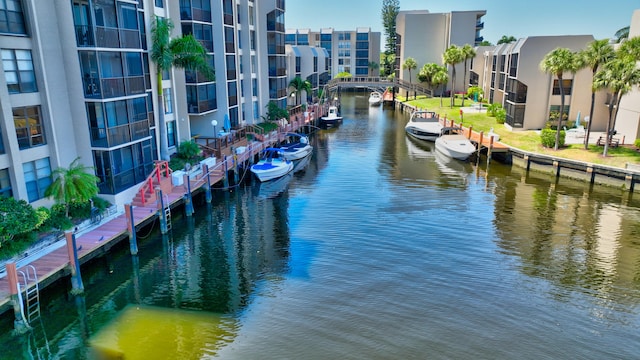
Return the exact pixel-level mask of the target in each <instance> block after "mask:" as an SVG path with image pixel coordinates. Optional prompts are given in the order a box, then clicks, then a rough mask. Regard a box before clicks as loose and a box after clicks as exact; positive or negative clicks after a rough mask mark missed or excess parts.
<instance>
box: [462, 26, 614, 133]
mask: <svg viewBox="0 0 640 360" xmlns="http://www.w3.org/2000/svg"><path fill="white" fill-rule="evenodd" d="M591 41H593V36H591V35H575V36H574V35H572V36H530V37H526V38H522V39H519V40H517V41H515V42H512V43H508V44H501V45H497V46H483V47H478V48H477V51H476V57H475V58H474V59H473V61H472V62H471V66H470V71H469V73H470V74H471V75H470V82H469V85H475V86H479V87H480V88H482V90H483V92H484V97H485V99H487V100H488V101H489V102H490V103H498V104H500V105H502V107H504V109H505V110H506V112H507V117H506V121H505V125H506V126H508V127H510V128H511V129H514V130H533V129H542V128H544V127H545V125H546V123H547V121H549V118H550V115H551V114H552V113H554V112H555V113H559V111H560V103H561V97H560V85H559V82H558V79H557V78H556V77H555V75H551V74H546V73H544V72H542V70H541V69H540V63H541V62H542V60H543V59H544V57H545V56H546V55H547V54H548V53H549V52H551V51H552V50H554V49H556V48H568V49H570V50H572V51H574V52H577V51H580V50H582V49H585V48H586V47H587V45H588V44H589V43H590V42H591ZM591 80H592V73H591V70H590V69H583V70H580V71H578V72H577V73H575V74H570V73H567V74H565V76H564V78H563V87H564V93H565V107H564V111H565V114H566V117H567V120H569V121H576V120H578V119H579V118H580V119H579V120H578V121H582V123H583V124H584V121H585V116H588V115H589V111H590V106H591ZM605 98H606V94H605V93H604V92H598V93H597V94H596V107H595V108H594V116H593V119H589V121H592V125H591V126H592V130H593V131H605V128H606V122H607V119H608V115H607V109H606V106H604V101H605Z"/></svg>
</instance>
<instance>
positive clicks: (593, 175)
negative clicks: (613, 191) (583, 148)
mask: <svg viewBox="0 0 640 360" xmlns="http://www.w3.org/2000/svg"><path fill="white" fill-rule="evenodd" d="M587 174H589V175H590V176H589V177H590V179H589V183H590V184H592V185H593V183H594V182H595V181H596V172H595V171H594V169H593V166H587Z"/></svg>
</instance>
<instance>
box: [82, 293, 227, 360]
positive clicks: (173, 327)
mask: <svg viewBox="0 0 640 360" xmlns="http://www.w3.org/2000/svg"><path fill="white" fill-rule="evenodd" d="M235 331H236V324H235V321H234V320H231V319H229V318H228V317H224V316H221V315H219V314H214V313H208V312H199V311H188V310H179V309H167V308H160V307H153V306H144V305H129V306H127V307H126V308H124V309H123V310H122V312H121V313H120V315H119V316H118V317H117V318H115V319H114V320H113V321H112V322H111V323H109V324H107V325H106V326H105V327H104V328H102V329H101V330H100V331H99V332H98V333H96V334H95V335H94V336H93V337H92V338H91V339H90V340H89V344H90V347H91V351H90V353H91V354H92V356H93V357H95V358H97V359H200V358H202V357H203V356H207V355H208V356H211V355H214V354H215V353H216V351H217V350H218V349H220V348H221V347H222V346H224V345H225V344H227V343H229V342H231V341H232V339H233V337H234V336H235Z"/></svg>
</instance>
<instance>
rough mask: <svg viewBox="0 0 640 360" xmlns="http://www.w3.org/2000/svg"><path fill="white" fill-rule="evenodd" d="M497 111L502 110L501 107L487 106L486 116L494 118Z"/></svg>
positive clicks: (497, 105)
mask: <svg viewBox="0 0 640 360" xmlns="http://www.w3.org/2000/svg"><path fill="white" fill-rule="evenodd" d="M498 109H502V105H500V104H498V103H493V104H489V105H488V106H487V116H491V117H495V116H496V111H497V110H498Z"/></svg>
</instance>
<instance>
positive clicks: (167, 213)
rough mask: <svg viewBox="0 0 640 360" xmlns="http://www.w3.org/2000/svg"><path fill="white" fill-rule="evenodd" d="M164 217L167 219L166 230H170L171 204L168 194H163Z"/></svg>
mask: <svg viewBox="0 0 640 360" xmlns="http://www.w3.org/2000/svg"><path fill="white" fill-rule="evenodd" d="M163 203H164V210H163V211H164V218H165V219H167V231H171V206H170V204H169V196H167V195H166V194H165V200H164V202H163Z"/></svg>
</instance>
